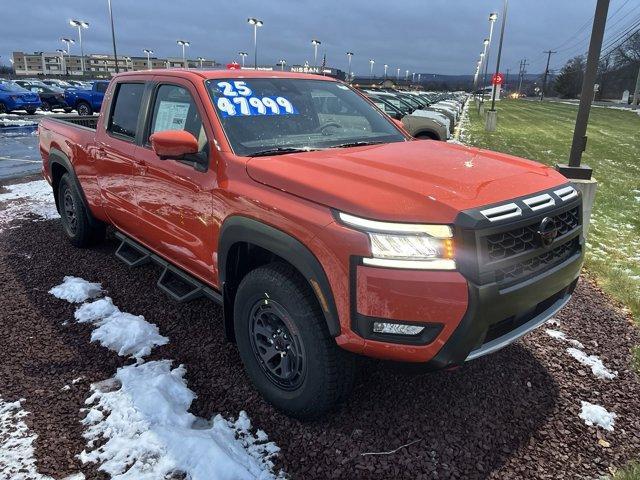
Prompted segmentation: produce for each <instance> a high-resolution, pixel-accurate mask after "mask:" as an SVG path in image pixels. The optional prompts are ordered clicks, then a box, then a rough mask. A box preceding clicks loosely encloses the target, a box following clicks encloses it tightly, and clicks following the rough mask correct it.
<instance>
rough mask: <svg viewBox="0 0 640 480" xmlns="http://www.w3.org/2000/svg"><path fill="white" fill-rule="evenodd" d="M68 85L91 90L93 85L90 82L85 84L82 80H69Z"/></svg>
mask: <svg viewBox="0 0 640 480" xmlns="http://www.w3.org/2000/svg"><path fill="white" fill-rule="evenodd" d="M67 83H68V84H69V85H71V86H72V87H77V88H90V87H91V84H90V83H89V82H83V81H82V80H67Z"/></svg>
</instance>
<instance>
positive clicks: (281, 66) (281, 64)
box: [280, 58, 287, 72]
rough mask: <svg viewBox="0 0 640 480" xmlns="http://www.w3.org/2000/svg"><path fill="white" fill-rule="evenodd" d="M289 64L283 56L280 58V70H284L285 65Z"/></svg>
mask: <svg viewBox="0 0 640 480" xmlns="http://www.w3.org/2000/svg"><path fill="white" fill-rule="evenodd" d="M286 64H287V61H286V60H285V59H284V58H283V59H281V60H280V70H282V71H283V72H284V66H285V65H286Z"/></svg>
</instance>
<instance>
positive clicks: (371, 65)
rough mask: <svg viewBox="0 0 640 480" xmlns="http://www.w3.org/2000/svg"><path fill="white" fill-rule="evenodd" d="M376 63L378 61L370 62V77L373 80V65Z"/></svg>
mask: <svg viewBox="0 0 640 480" xmlns="http://www.w3.org/2000/svg"><path fill="white" fill-rule="evenodd" d="M374 63H376V61H375V60H374V59H373V58H372V59H370V60H369V77H370V78H373V64H374Z"/></svg>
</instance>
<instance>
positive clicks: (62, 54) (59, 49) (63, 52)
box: [56, 48, 67, 75]
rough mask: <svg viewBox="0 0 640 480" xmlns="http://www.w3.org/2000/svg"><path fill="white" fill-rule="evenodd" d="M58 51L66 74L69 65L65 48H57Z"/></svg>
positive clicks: (61, 65)
mask: <svg viewBox="0 0 640 480" xmlns="http://www.w3.org/2000/svg"><path fill="white" fill-rule="evenodd" d="M56 52H58V53H59V54H60V70H61V71H62V72H63V73H64V74H65V75H66V74H67V73H66V72H67V65H66V62H65V61H64V54H65V53H66V52H65V51H64V49H63V48H58V49H56Z"/></svg>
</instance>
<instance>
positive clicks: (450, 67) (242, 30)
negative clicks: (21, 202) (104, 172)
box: [0, 0, 637, 74]
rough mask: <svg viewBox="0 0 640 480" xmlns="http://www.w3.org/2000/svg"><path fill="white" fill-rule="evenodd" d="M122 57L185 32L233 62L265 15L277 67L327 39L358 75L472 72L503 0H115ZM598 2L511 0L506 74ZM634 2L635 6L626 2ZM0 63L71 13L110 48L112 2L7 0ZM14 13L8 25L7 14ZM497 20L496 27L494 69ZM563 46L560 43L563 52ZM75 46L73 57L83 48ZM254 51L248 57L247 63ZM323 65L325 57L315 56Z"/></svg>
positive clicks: (580, 42)
mask: <svg viewBox="0 0 640 480" xmlns="http://www.w3.org/2000/svg"><path fill="white" fill-rule="evenodd" d="M112 2H113V10H114V17H115V28H116V39H117V47H118V53H119V54H121V55H130V56H133V55H140V56H141V55H143V53H142V49H143V48H150V49H152V50H154V51H155V53H156V56H160V57H166V56H179V55H180V50H179V47H178V46H177V45H176V40H177V39H179V38H182V39H185V40H189V41H190V42H191V48H189V49H188V55H189V57H191V58H195V57H198V56H203V57H205V58H208V59H211V58H213V59H215V60H216V61H219V62H223V63H227V62H229V61H231V60H233V59H237V58H238V57H237V52H238V51H241V50H243V51H246V52H250V53H252V52H253V32H252V29H251V27H250V26H249V25H248V24H247V17H249V16H252V17H257V18H260V19H261V20H263V21H264V27H262V28H260V29H259V31H258V48H259V52H258V61H259V63H264V64H273V63H275V62H276V61H278V60H279V59H281V58H284V59H286V60H287V62H288V64H289V65H291V64H301V63H304V61H305V60H308V61H309V62H310V63H313V48H312V45H311V43H310V42H311V39H313V38H317V39H318V40H320V41H322V45H321V46H320V49H319V55H318V56H319V58H322V55H323V54H324V53H326V55H327V65H328V66H335V67H338V68H341V69H343V70H346V64H347V61H346V56H345V52H347V51H352V52H354V54H355V55H354V57H353V71H354V72H356V73H359V74H368V72H369V63H368V60H369V59H370V58H373V59H375V61H376V64H375V71H376V72H377V73H378V74H381V73H382V69H383V67H382V66H383V64H385V63H387V64H389V74H392V72H395V70H396V68H398V67H400V68H401V69H402V72H403V73H404V71H405V70H406V69H408V70H410V71H412V72H428V73H442V74H470V73H473V70H474V67H475V62H476V60H477V58H478V54H479V53H480V51H481V49H482V39H483V38H484V37H486V36H487V35H488V28H489V27H488V14H489V12H491V11H497V12H500V13H501V12H502V0H395V1H384V2H383V1H379V0H235V1H224V2H223V1H215V0H180V1H161V0H156V1H151V0H137V1H134V0H112ZM595 3H596V1H595V0H535V1H534V0H511V2H510V5H509V12H508V18H507V27H506V33H505V45H504V52H503V65H504V67H503V68H502V69H501V70H502V71H506V69H507V68H509V69H511V72H512V73H513V72H517V70H518V63H519V61H520V59H521V58H527V59H529V61H530V62H531V64H532V65H531V67H530V68H529V69H528V71H529V72H530V73H537V72H541V71H542V70H543V69H544V61H545V57H544V55H543V54H542V51H543V50H548V49H549V48H552V49H559V50H561V51H560V52H559V53H558V55H557V56H556V59H555V60H554V61H552V67H559V66H561V65H562V63H563V62H564V60H566V59H567V58H569V57H570V56H573V55H575V54H578V53H581V52H582V51H584V50H586V48H587V37H588V33H589V31H590V24H589V28H587V29H584V30H583V31H582V32H581V33H580V34H579V35H577V36H575V34H576V32H579V31H580V27H581V26H584V25H585V24H586V22H588V21H589V20H590V18H591V17H592V15H593V12H594V10H595ZM627 4H630V5H627ZM619 7H623V9H622V11H620V12H619V13H618V16H619V17H623V16H624V15H625V11H626V10H625V9H626V8H629V9H632V8H635V7H637V0H631V1H630V2H629V1H628V0H612V1H611V7H610V13H613V12H614V11H615V10H616V9H617V8H619ZM2 11H3V12H4V13H5V15H3V21H2V33H1V34H0V55H1V57H0V62H2V63H3V64H7V63H8V58H9V56H10V54H11V52H12V51H14V50H18V51H26V52H34V51H55V50H56V49H57V48H61V47H62V46H63V45H62V43H60V42H59V38H60V37H62V36H67V37H72V38H75V37H76V35H77V32H76V31H75V30H74V29H73V28H72V27H70V26H69V24H68V20H69V19H70V18H72V17H73V18H80V19H82V20H86V21H87V22H89V23H90V27H89V29H88V30H85V31H84V33H83V37H84V51H85V53H110V52H112V50H111V48H112V47H111V34H110V30H109V24H108V10H107V0H30V1H29V2H25V1H24V0H2ZM12 18H13V19H15V20H14V21H12V20H11V19H12ZM499 31H500V25H499V22H498V23H497V24H496V28H495V32H494V39H495V42H494V45H495V47H494V50H493V55H492V62H491V64H492V65H494V63H493V61H495V53H496V52H497V43H498V42H497V39H498V37H499ZM557 47H563V48H562V49H560V48H557ZM79 51H80V48H79V45H78V44H76V45H74V46H72V53H79ZM251 58H252V57H248V58H247V61H248V62H249V60H250V59H251ZM319 62H320V60H319Z"/></svg>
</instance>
